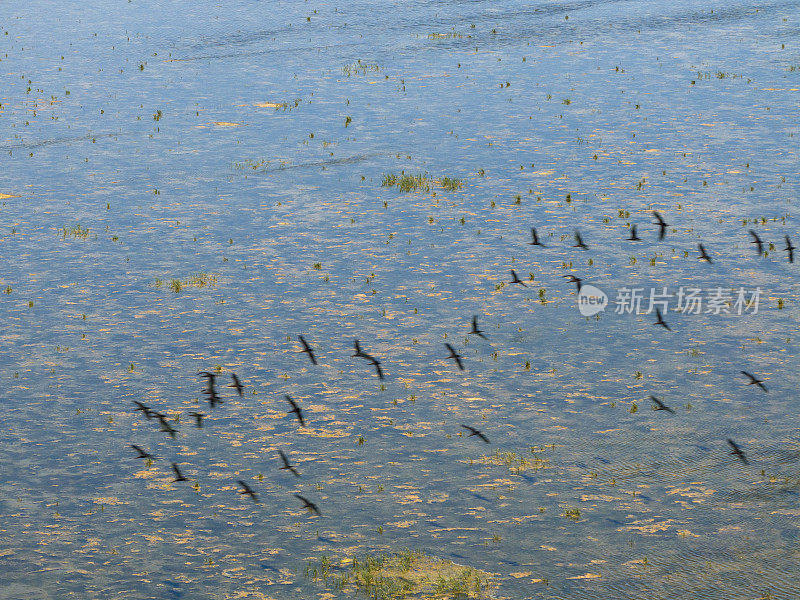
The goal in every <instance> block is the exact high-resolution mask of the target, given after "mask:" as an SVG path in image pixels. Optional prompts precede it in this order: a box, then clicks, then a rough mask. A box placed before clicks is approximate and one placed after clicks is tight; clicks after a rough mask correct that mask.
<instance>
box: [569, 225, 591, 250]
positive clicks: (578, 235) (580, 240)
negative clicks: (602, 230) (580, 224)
mask: <svg viewBox="0 0 800 600" xmlns="http://www.w3.org/2000/svg"><path fill="white" fill-rule="evenodd" d="M572 247H573V248H583V249H584V250H588V249H589V247H588V246H587V245H586V244H584V243H583V238H582V237H581V233H580V231H578V230H577V229H576V230H575V244H574V245H573V246H572Z"/></svg>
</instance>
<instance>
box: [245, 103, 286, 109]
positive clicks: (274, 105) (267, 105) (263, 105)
mask: <svg viewBox="0 0 800 600" xmlns="http://www.w3.org/2000/svg"><path fill="white" fill-rule="evenodd" d="M253 106H257V107H258V108H281V107H283V106H285V104H281V103H278V102H256V103H255V104H253Z"/></svg>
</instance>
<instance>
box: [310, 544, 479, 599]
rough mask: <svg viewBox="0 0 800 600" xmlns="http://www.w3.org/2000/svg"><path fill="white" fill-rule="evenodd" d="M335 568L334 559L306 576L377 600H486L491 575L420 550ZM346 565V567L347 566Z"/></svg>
mask: <svg viewBox="0 0 800 600" xmlns="http://www.w3.org/2000/svg"><path fill="white" fill-rule="evenodd" d="M340 564H341V565H343V566H342V567H339V568H336V567H333V562H332V561H331V559H330V557H328V556H324V555H323V556H322V557H321V558H320V560H319V561H313V562H311V563H309V564H308V565H307V566H306V568H305V576H306V577H308V578H310V579H312V580H314V581H315V582H321V583H323V584H324V585H325V586H326V587H329V588H333V589H334V590H337V591H340V592H345V593H350V594H353V593H359V592H360V593H361V594H363V595H365V596H366V597H368V598H373V599H374V600H395V599H399V598H409V597H412V598H465V599H469V598H482V597H486V592H487V591H488V589H489V587H490V586H491V575H490V574H489V573H485V572H483V571H478V570H477V569H473V568H471V567H464V566H461V565H457V564H455V563H452V562H450V561H448V560H440V559H438V558H435V557H431V556H427V555H426V554H424V553H423V552H421V551H419V550H415V551H412V550H408V549H404V550H401V551H399V552H390V553H381V554H378V555H367V556H364V557H353V558H345V559H344V560H342V561H341V562H340ZM345 565H346V566H345Z"/></svg>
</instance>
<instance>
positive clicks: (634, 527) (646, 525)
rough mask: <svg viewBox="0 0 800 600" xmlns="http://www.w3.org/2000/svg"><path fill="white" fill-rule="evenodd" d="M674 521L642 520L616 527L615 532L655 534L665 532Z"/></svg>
mask: <svg viewBox="0 0 800 600" xmlns="http://www.w3.org/2000/svg"><path fill="white" fill-rule="evenodd" d="M674 522H675V521H674V520H673V519H667V520H666V521H660V522H656V520H655V519H644V520H643V521H634V522H633V523H631V524H630V525H625V526H624V527H618V528H617V531H638V532H639V533H656V532H658V531H666V530H667V529H669V528H670V526H671V524H672V523H674Z"/></svg>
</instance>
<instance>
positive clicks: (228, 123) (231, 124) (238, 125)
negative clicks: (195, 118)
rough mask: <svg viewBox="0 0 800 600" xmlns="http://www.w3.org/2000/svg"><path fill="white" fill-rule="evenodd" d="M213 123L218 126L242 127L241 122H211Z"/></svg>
mask: <svg viewBox="0 0 800 600" xmlns="http://www.w3.org/2000/svg"><path fill="white" fill-rule="evenodd" d="M211 124H212V125H216V126H217V127H241V126H242V124H241V123H232V122H230V121H214V122H213V123H211Z"/></svg>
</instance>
